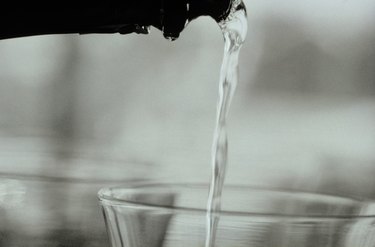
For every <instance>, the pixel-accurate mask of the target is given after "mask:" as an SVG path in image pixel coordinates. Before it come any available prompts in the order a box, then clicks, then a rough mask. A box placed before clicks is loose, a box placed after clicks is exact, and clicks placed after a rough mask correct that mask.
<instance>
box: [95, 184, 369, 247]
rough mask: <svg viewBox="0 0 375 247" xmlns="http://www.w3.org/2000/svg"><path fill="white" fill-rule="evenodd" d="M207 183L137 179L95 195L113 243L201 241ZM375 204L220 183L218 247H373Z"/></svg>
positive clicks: (195, 244) (196, 246)
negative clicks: (196, 183) (164, 182)
mask: <svg viewBox="0 0 375 247" xmlns="http://www.w3.org/2000/svg"><path fill="white" fill-rule="evenodd" d="M207 194H208V186H205V185H188V184H138V185H136V184H134V185H132V186H127V187H117V188H105V189H102V190H100V192H99V194H98V197H99V201H100V203H101V206H102V209H103V213H104V219H105V223H106V228H107V232H108V235H109V239H110V244H111V246H112V247H179V246H183V247H204V245H205V238H206V221H207V215H206V210H205V208H206V204H207V201H206V200H207ZM372 208H374V207H373V204H372V202H370V201H364V200H360V199H355V198H347V197H341V196H335V195H328V194H314V193H309V192H301V191H299V192H298V191H288V190H281V189H262V188H253V187H246V186H225V187H224V191H223V196H222V211H221V213H220V214H219V216H220V220H219V224H218V228H217V236H216V241H215V246H216V247H242V246H244V247H245V246H246V247H344V246H345V247H370V246H371V247H373V246H375V215H373V214H372Z"/></svg>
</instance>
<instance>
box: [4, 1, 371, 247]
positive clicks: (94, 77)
mask: <svg viewBox="0 0 375 247" xmlns="http://www.w3.org/2000/svg"><path fill="white" fill-rule="evenodd" d="M245 2H246V4H247V7H248V13H249V32H248V39H247V41H246V43H245V45H244V47H243V49H242V54H241V57H240V75H241V77H240V84H239V86H238V90H237V93H236V96H235V98H234V102H233V104H232V111H231V113H230V117H229V145H230V153H229V168H228V174H227V180H226V182H227V183H232V182H236V183H246V184H255V185H271V186H279V187H288V188H295V187H298V188H304V189H306V190H312V191H324V192H334V193H340V194H355V195H358V196H368V197H374V196H375V191H374V189H373V188H374V183H375V182H374V180H373V177H374V175H375V152H374V150H375V98H374V95H375V29H374V28H373V27H374V24H375V15H374V14H373V13H374V12H375V2H374V1H372V0H359V1H349V0H347V1H342V0H332V1H329V2H327V1H323V0H318V1H314V2H311V1H307V0H306V1H298V0H288V1H285V0H284V1H281V0H274V1H245ZM222 50H223V41H222V37H221V34H220V31H219V28H218V26H217V25H216V24H215V23H214V22H213V21H212V20H210V19H209V18H200V19H198V20H196V21H194V22H192V23H190V24H189V26H188V27H187V28H186V30H185V31H184V32H183V33H182V34H181V37H180V39H179V40H178V41H176V42H173V43H170V42H168V41H166V40H164V38H163V37H162V35H161V33H160V32H159V31H157V30H153V31H152V33H151V34H150V35H147V36H143V35H142V36H138V35H126V36H121V35H82V36H78V35H58V36H43V37H29V38H21V39H12V40H3V41H1V42H0V174H1V181H0V202H1V203H0V212H1V214H0V219H1V223H0V231H1V233H0V240H1V241H0V246H20V245H22V244H20V242H17V241H25V242H27V243H28V246H52V244H51V243H54V244H55V246H85V244H86V245H87V246H93V244H92V242H97V243H100V241H99V240H98V239H97V237H98V236H103V238H102V241H106V240H105V237H104V233H103V229H104V226H102V225H101V224H102V221H101V215H100V212H99V211H98V205H97V203H96V201H95V200H96V199H95V197H96V191H97V189H98V188H99V187H101V186H102V185H104V184H106V185H108V184H118V183H125V182H127V181H129V180H130V181H133V180H138V179H159V180H169V181H176V180H177V181H181V180H184V181H186V182H188V181H199V182H201V181H203V182H205V181H208V179H209V176H210V172H211V168H210V158H211V157H210V151H211V141H212V135H213V127H214V119H215V108H216V97H217V90H218V78H219V69H220V63H221V58H222ZM82 205H85V206H84V207H83V206H82ZM89 205H90V206H89ZM83 208H85V210H83ZM83 211H84V212H83ZM94 215H95V216H94ZM82 217H86V218H85V219H93V218H94V217H97V218H95V220H97V221H96V223H87V222H88V221H85V219H82ZM72 222H74V223H72ZM77 222H78V223H77ZM99 222H100V223H99ZM73 226H74V227H76V228H74V227H73ZM48 229H50V230H48ZM67 232H70V233H67ZM98 232H101V233H103V235H100V234H96V233H98ZM62 236H64V237H62ZM98 238H99V237H98ZM51 239H53V240H51ZM31 240H34V241H37V242H36V243H35V244H33V243H32V241H31ZM38 241H39V242H38ZM49 241H50V242H49ZM51 241H52V242H51ZM53 241H55V242H53ZM64 241H65V242H64ZM69 241H70V242H69ZM43 243H44V245H43Z"/></svg>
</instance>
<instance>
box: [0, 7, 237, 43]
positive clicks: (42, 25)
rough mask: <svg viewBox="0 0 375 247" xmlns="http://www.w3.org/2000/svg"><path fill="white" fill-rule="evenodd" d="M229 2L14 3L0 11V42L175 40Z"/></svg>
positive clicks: (218, 16)
mask: <svg viewBox="0 0 375 247" xmlns="http://www.w3.org/2000/svg"><path fill="white" fill-rule="evenodd" d="M230 4H231V0H133V1H129V0H122V1H121V0H109V1H105V0H104V1H103V0H102V1H98V0H92V1H89V0H77V1H73V0H66V1H63V2H55V1H52V2H50V4H46V2H35V1H32V2H31V3H30V2H28V1H25V0H23V1H14V2H13V3H10V4H8V6H7V7H6V8H5V7H4V8H2V9H1V10H0V39H7V38H15V37H25V36H32V35H44V34H67V33H79V34H87V33H120V34H128V33H133V32H136V33H148V29H149V27H150V26H154V27H156V28H158V29H160V30H161V31H162V32H163V34H164V36H165V37H166V38H169V39H171V40H174V39H176V38H178V37H179V34H180V32H181V31H182V30H183V29H184V27H185V25H186V23H188V22H190V21H191V20H193V19H195V18H197V17H199V16H203V15H208V16H211V17H212V18H214V19H215V20H217V21H220V20H221V19H222V18H225V16H226V15H227V13H228V11H229V9H230Z"/></svg>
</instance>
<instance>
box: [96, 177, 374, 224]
mask: <svg viewBox="0 0 375 247" xmlns="http://www.w3.org/2000/svg"><path fill="white" fill-rule="evenodd" d="M157 187H158V188H163V187H165V188H167V187H168V188H176V187H180V188H183V187H184V188H206V189H207V193H208V184H205V183H158V182H144V181H143V182H142V181H136V182H130V183H128V184H125V185H119V186H113V187H105V188H102V189H100V190H99V192H98V193H97V198H98V200H99V202H100V203H106V204H110V205H112V206H124V207H127V208H137V209H154V210H156V209H158V210H163V211H170V212H173V213H196V214H204V215H206V214H207V210H206V208H194V207H184V206H170V205H157V204H152V203H144V202H134V201H131V200H126V199H120V198H115V197H114V196H111V195H109V194H108V193H109V192H110V191H112V190H122V191H124V192H126V191H128V192H131V191H136V190H139V189H142V188H157ZM225 188H227V189H228V188H229V189H248V190H253V191H258V192H260V191H264V192H273V193H288V194H290V195H292V194H300V195H315V196H324V197H327V198H328V197H330V198H331V199H334V198H336V199H341V200H342V199H344V200H350V201H352V202H353V203H358V204H363V206H369V205H374V209H375V201H373V200H370V199H368V198H363V197H354V196H348V195H339V194H333V193H322V192H312V191H308V190H300V189H290V188H282V187H281V188H279V187H277V188H276V187H266V186H254V185H242V184H228V185H225V186H224V191H225ZM207 196H208V194H207ZM215 214H216V215H218V216H241V217H245V216H247V217H262V218H292V219H317V220H318V219H319V220H324V219H326V220H328V219H331V220H333V219H337V220H339V219H361V218H375V211H374V213H364V214H338V215H335V214H288V213H272V212H265V213H263V212H251V211H250V212H242V211H231V210H222V211H220V212H218V213H215Z"/></svg>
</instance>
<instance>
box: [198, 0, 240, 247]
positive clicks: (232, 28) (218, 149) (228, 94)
mask: <svg viewBox="0 0 375 247" xmlns="http://www.w3.org/2000/svg"><path fill="white" fill-rule="evenodd" d="M218 24H219V26H220V29H221V31H222V33H223V36H224V56H223V62H222V66H221V71H220V81H219V98H218V102H217V114H216V127H215V132H214V140H213V145H212V164H211V165H212V175H211V176H212V177H211V183H210V191H209V195H208V202H207V223H206V224H207V225H206V231H207V232H206V245H205V247H214V246H215V239H216V231H217V226H218V223H219V220H220V217H219V214H218V213H219V212H220V210H221V195H222V190H223V185H224V178H225V173H226V168H227V157H228V138H227V127H226V120H227V117H228V113H229V108H230V104H231V101H232V98H233V95H234V92H235V89H236V86H237V82H238V58H239V52H240V49H241V46H242V44H243V42H244V40H245V37H246V33H247V18H246V8H245V5H244V4H243V2H242V0H234V1H233V3H232V6H231V10H230V13H229V15H228V17H227V18H226V19H225V20H223V21H221V22H220V23H218Z"/></svg>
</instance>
